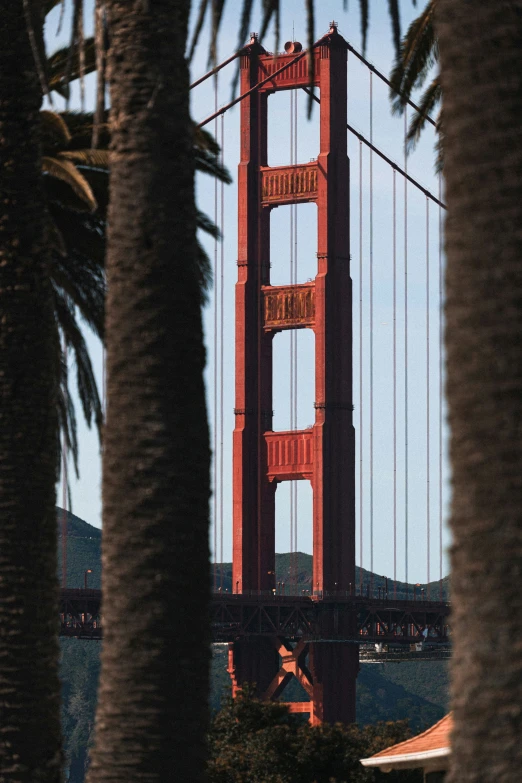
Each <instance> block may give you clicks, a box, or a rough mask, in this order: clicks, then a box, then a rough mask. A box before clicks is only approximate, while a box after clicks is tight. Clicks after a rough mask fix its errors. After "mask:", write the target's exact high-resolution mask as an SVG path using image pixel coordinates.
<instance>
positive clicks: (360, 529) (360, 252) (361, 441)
mask: <svg viewBox="0 0 522 783" xmlns="http://www.w3.org/2000/svg"><path fill="white" fill-rule="evenodd" d="M362 166H363V149H362V141H360V142H359V553H360V566H359V569H360V570H359V590H360V594H361V595H362V591H363V453H364V452H363V258H362V253H363V233H362V224H363V212H362V203H363V197H362Z"/></svg>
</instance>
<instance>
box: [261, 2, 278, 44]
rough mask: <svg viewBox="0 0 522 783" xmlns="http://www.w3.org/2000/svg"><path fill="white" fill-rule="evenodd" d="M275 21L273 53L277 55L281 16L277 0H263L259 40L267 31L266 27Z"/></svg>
mask: <svg viewBox="0 0 522 783" xmlns="http://www.w3.org/2000/svg"><path fill="white" fill-rule="evenodd" d="M272 18H273V19H274V21H275V27H274V34H275V41H274V52H275V53H276V54H277V52H278V51H279V39H280V34H281V33H280V26H281V14H280V7H279V0H263V21H262V22H261V32H260V33H259V39H260V40H261V41H262V40H263V39H264V37H265V35H266V31H267V30H268V26H269V24H270V22H271V21H272Z"/></svg>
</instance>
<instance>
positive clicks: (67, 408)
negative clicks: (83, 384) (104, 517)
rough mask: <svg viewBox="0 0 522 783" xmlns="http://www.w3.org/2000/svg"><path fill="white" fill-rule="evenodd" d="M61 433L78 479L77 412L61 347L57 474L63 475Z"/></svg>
mask: <svg viewBox="0 0 522 783" xmlns="http://www.w3.org/2000/svg"><path fill="white" fill-rule="evenodd" d="M60 432H61V433H62V434H63V440H64V442H65V447H66V449H67V454H68V455H70V456H72V458H73V465H74V472H75V474H76V478H78V477H79V470H78V453H79V450H78V427H77V422H76V411H75V408H74V402H73V400H72V398H71V395H70V394H69V373H68V367H67V360H66V357H65V354H64V352H63V348H62V347H61V346H60V371H59V383H58V431H57V434H56V435H57V437H56V440H57V441H58V464H57V470H56V474H57V476H58V477H59V476H60V475H61V471H62V467H63V442H62V439H61V438H60Z"/></svg>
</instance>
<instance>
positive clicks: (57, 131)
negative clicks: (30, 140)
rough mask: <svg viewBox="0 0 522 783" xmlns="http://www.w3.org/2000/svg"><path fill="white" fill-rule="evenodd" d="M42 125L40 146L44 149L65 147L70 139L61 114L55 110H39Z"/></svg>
mask: <svg viewBox="0 0 522 783" xmlns="http://www.w3.org/2000/svg"><path fill="white" fill-rule="evenodd" d="M40 123H41V126H42V146H43V149H44V151H47V150H49V149H55V148H56V147H65V146H67V144H69V142H70V140H71V134H70V132H69V128H68V127H67V123H66V122H65V120H64V118H63V116H62V115H61V114H59V113H58V112H55V111H48V110H47V109H43V110H42V111H40Z"/></svg>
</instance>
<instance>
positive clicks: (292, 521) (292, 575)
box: [290, 90, 295, 587]
mask: <svg viewBox="0 0 522 783" xmlns="http://www.w3.org/2000/svg"><path fill="white" fill-rule="evenodd" d="M294 97H295V90H290V165H293V163H294ZM293 282H294V207H293V204H291V205H290V285H293ZM290 429H291V430H294V429H295V424H294V330H293V329H292V330H291V331H290ZM293 485H294V482H293V481H291V482H290V584H291V585H292V587H293V586H294V585H295V573H294V566H295V563H294V526H295V509H294V492H293Z"/></svg>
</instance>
